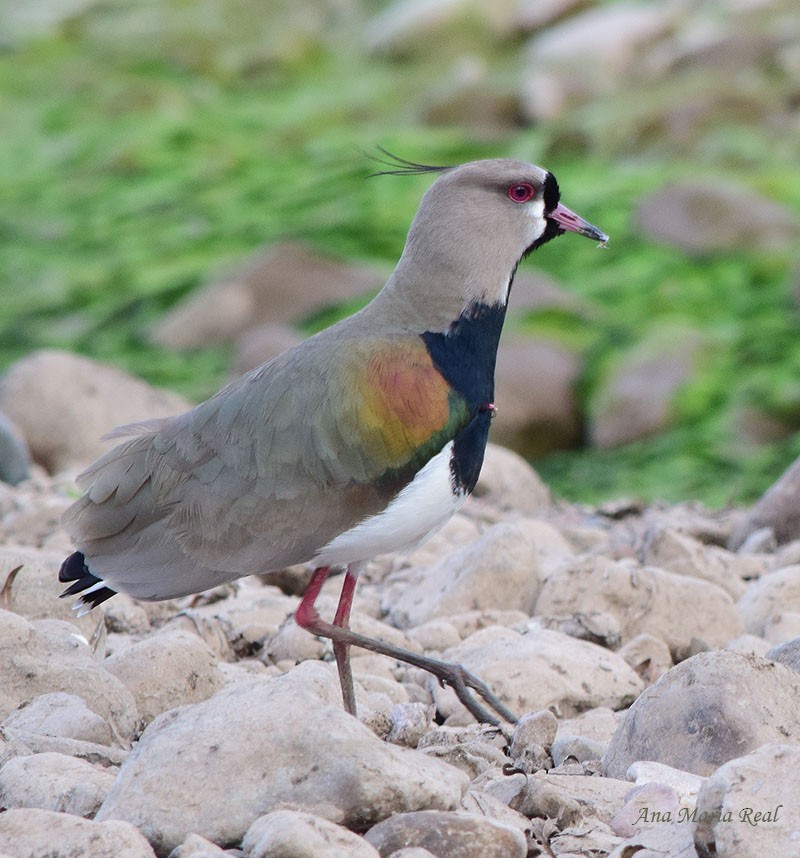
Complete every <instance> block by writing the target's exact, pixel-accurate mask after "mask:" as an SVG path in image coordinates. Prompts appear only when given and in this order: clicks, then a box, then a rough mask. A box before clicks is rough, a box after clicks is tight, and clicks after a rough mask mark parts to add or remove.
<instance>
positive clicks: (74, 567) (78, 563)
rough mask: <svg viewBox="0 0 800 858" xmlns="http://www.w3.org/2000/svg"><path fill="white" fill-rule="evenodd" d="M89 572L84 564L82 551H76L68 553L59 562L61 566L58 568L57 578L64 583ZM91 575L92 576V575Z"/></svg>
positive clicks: (77, 578)
mask: <svg viewBox="0 0 800 858" xmlns="http://www.w3.org/2000/svg"><path fill="white" fill-rule="evenodd" d="M91 574H92V573H91V572H90V571H89V568H88V567H87V565H86V558H85V557H84V556H83V552H82V551H76V552H75V553H74V554H70V555H69V557H67V559H66V560H65V561H64V562H63V563H62V564H61V568H60V569H59V570H58V580H59V581H60V582H61V583H62V584H66V583H67V581H80V580H81V578H83V577H84V576H86V575H91ZM92 577H94V576H93V575H92ZM95 580H97V579H95ZM87 586H88V585H87Z"/></svg>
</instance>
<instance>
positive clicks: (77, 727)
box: [2, 691, 116, 745]
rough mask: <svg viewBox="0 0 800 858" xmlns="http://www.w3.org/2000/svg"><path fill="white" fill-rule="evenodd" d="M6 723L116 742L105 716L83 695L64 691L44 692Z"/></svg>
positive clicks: (87, 739) (102, 742)
mask: <svg viewBox="0 0 800 858" xmlns="http://www.w3.org/2000/svg"><path fill="white" fill-rule="evenodd" d="M2 727H3V729H4V730H5V729H9V728H10V729H13V730H18V731H23V732H28V733H39V734H41V735H44V736H58V737H62V738H67V739H77V740H78V741H81V742H92V743H95V744H98V745H112V744H115V743H116V737H115V736H114V731H113V730H112V729H111V727H110V726H109V725H108V722H107V721H106V720H105V718H102V717H101V716H100V715H98V714H97V713H96V712H92V710H91V709H89V707H88V706H87V705H86V702H85V701H84V700H83V698H81V697H78V696H76V695H75V694H67V693H66V692H64V691H53V692H51V693H49V694H40V695H39V696H38V697H35V698H34V699H33V700H32V701H31V702H30V703H29V704H28V705H27V706H23V707H21V708H19V709H16V710H15V711H14V712H12V713H11V714H10V715H9V716H8V717H7V718H6V719H5V721H3V724H2Z"/></svg>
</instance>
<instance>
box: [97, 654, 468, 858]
mask: <svg viewBox="0 0 800 858" xmlns="http://www.w3.org/2000/svg"><path fill="white" fill-rule="evenodd" d="M243 739H244V741H243ZM177 770H180V772H181V778H180V781H176V780H175V778H174V776H173V774H174V772H175V771H177ZM186 783H191V784H192V790H191V791H189V792H187V790H186V789H185V786H184V785H185V784H186ZM466 784H467V781H466V778H465V776H464V775H463V774H461V773H459V772H458V771H457V770H455V769H453V768H452V767H450V766H446V765H445V764H443V763H440V762H438V761H437V760H433V759H428V758H426V757H425V756H423V755H421V754H418V753H417V752H416V751H411V750H409V749H407V748H401V747H398V746H397V745H390V744H387V743H384V742H381V741H380V740H379V739H378V738H376V737H375V736H374V735H373V734H372V733H371V732H370V730H369V729H368V728H366V727H365V726H364V725H362V724H361V723H359V721H357V720H356V719H355V718H352V717H351V716H349V715H347V714H346V713H345V712H344V711H343V710H342V708H341V702H340V691H339V687H338V681H337V679H336V677H335V675H334V672H333V671H332V670H331V669H329V668H328V667H327V666H325V665H324V664H321V663H319V662H310V661H309V662H303V663H302V664H300V665H298V666H297V667H295V668H293V669H292V670H291V671H289V673H287V674H284V675H282V676H278V677H275V678H273V679H258V678H255V679H252V680H250V681H245V682H240V683H237V684H235V685H233V686H231V687H229V688H226V689H224V690H222V691H220V692H218V693H217V694H215V695H214V696H213V697H211V698H210V699H208V700H206V701H203V702H202V703H195V704H191V705H188V706H184V707H182V708H180V709H173V710H170V711H169V712H165V713H163V714H162V715H160V716H159V717H158V718H156V719H155V721H153V722H152V723H151V724H150V725H149V726H148V728H147V729H146V730H145V732H144V733H143V734H142V737H141V739H140V740H139V742H138V744H137V746H136V747H135V749H134V750H133V752H132V753H131V755H130V756H129V757H128V759H127V760H126V762H125V764H124V765H123V766H122V769H121V771H120V774H119V776H118V778H117V781H116V783H115V785H114V787H113V788H112V790H111V793H110V794H109V796H108V798H107V799H106V801H105V803H104V804H103V806H102V808H101V809H100V812H99V813H98V815H97V819H98V820H101V821H102V820H107V819H125V820H127V821H129V822H132V823H133V824H135V825H137V827H139V828H140V830H141V831H142V832H143V833H144V834H145V836H146V837H147V838H148V839H149V840H150V841H151V842H152V843H153V845H154V846H155V848H156V849H157V851H158V852H159V853H168V852H169V851H170V850H171V849H173V848H175V847H176V846H178V845H179V844H180V843H182V842H183V840H184V839H185V837H186V835H187V834H188V833H189V832H195V833H197V834H200V835H202V836H203V837H206V838H207V839H209V840H211V841H212V842H215V843H237V842H239V841H240V840H241V838H242V837H243V836H244V834H245V832H246V831H247V829H248V828H249V827H250V825H251V824H252V823H253V821H254V820H255V819H256V818H257V817H259V816H262V815H264V814H266V813H269V812H271V811H273V810H278V809H280V808H282V807H285V806H287V805H289V806H292V807H293V808H294V809H296V810H308V811H311V812H313V813H315V814H316V815H318V816H322V817H323V818H325V819H328V820H330V821H331V822H335V823H337V824H340V825H345V826H347V827H353V828H362V829H363V828H366V827H368V826H370V825H372V824H374V823H375V822H377V821H378V820H380V819H383V818H385V817H386V816H388V815H389V814H391V813H393V812H404V811H409V810H416V809H419V808H422V807H439V808H443V809H448V808H452V807H455V806H457V804H458V802H459V801H460V799H461V796H462V794H463V792H464V790H465V788H466Z"/></svg>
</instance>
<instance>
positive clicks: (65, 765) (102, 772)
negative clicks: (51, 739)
mask: <svg viewBox="0 0 800 858" xmlns="http://www.w3.org/2000/svg"><path fill="white" fill-rule="evenodd" d="M115 776H116V772H112V771H109V770H107V769H103V768H100V767H98V766H94V765H92V764H91V763H88V762H86V761H85V760H79V759H76V758H75V757H70V756H67V755H65V754H57V753H53V752H44V753H41V754H31V755H30V756H21V757H14V758H13V759H11V760H9V761H8V762H7V763H5V765H4V766H3V767H2V768H0V806H2V807H4V808H9V807H38V808H40V809H41V810H55V811H59V812H61V813H71V814H73V815H75V816H85V817H92V816H94V815H95V814H96V813H97V811H98V810H99V808H100V805H101V804H102V803H103V801H104V800H105V798H106V795H108V791H109V790H110V789H111V785H112V784H113V783H114V779H115Z"/></svg>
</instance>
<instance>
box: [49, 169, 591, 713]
mask: <svg viewBox="0 0 800 858" xmlns="http://www.w3.org/2000/svg"><path fill="white" fill-rule="evenodd" d="M387 154H388V153H387ZM384 166H391V167H392V169H389V170H384V171H382V173H394V174H397V173H435V174H438V178H437V179H436V181H435V182H434V183H433V185H432V186H431V187H430V188H429V190H428V191H427V193H426V194H425V196H424V197H423V199H422V202H421V204H420V207H419V210H418V211H417V214H416V216H415V218H414V220H413V222H412V224H411V228H410V230H409V232H408V237H407V240H406V244H405V249H404V250H403V254H402V256H401V257H400V261H399V262H398V263H397V267H396V268H395V270H394V272H393V273H392V275H391V276H390V277H389V280H388V282H387V283H386V285H385V286H384V287H383V289H382V290H381V292H380V293H379V294H378V295H377V296H376V297H375V298H374V299H373V300H372V301H371V302H370V303H369V304H368V305H367V306H366V307H364V308H363V309H362V310H360V311H359V312H357V313H356V314H355V315H353V316H350V317H349V318H347V319H344V320H343V321H341V322H338V323H337V324H335V325H333V326H332V327H330V328H328V329H327V330H324V331H322V332H321V333H319V334H317V335H316V336H313V337H311V338H310V339H308V340H306V341H305V342H303V343H301V344H300V345H298V346H296V347H295V348H293V349H290V350H289V351H287V352H285V353H284V354H282V355H280V356H278V357H276V358H274V359H273V360H270V361H269V362H267V363H265V364H263V365H262V366H260V367H258V368H257V369H255V370H253V371H252V372H250V373H248V374H247V375H245V376H243V377H242V378H240V379H238V380H237V381H234V382H233V383H232V384H229V385H228V386H227V387H225V388H223V389H222V390H221V391H219V393H217V394H216V395H215V396H212V397H211V399H209V400H207V401H206V402H203V403H202V404H201V405H198V406H197V407H196V408H193V409H192V410H191V411H189V412H188V413H186V414H182V415H180V416H178V417H172V418H167V419H159V420H150V421H146V422H143V423H137V424H135V425H132V426H125V427H122V428H121V429H118V430H116V431H115V432H114V433H112V437H120V438H125V440H123V441H122V442H121V443H120V444H119V445H118V446H117V447H115V448H114V449H113V450H111V451H110V452H108V453H106V454H105V455H104V456H102V457H101V458H100V459H98V460H97V461H96V462H95V463H94V464H92V465H91V466H90V467H89V468H88V469H87V470H86V471H84V472H83V473H82V474H81V475H80V476H79V477H78V481H77V482H78V486H79V488H80V489H81V490H83V491H84V492H85V494H84V495H83V497H81V498H80V500H78V501H76V502H75V503H74V504H73V505H72V506H71V507H70V508H69V509H68V510H67V512H66V513H65V515H64V525H65V527H66V529H67V530H68V531H69V533H70V534H71V536H72V537H73V539H74V542H75V545H76V547H77V549H78V550H77V551H76V552H75V553H74V554H71V555H70V556H69V557H68V558H67V559H66V560H65V561H64V563H63V565H62V566H61V570H60V573H59V580H60V581H62V582H72V583H71V585H70V586H69V588H68V589H67V590H66V591H65V592H64V594H63V595H64V596H72V595H75V594H80V599H79V602H78V604H77V605H76V608H79V609H81V610H83V611H88V610H90V609H91V608H93V607H95V606H96V605H99V604H100V603H101V602H103V601H104V600H105V599H108V598H109V597H111V596H113V595H114V593H115V592H117V591H118V590H122V591H124V592H126V593H129V594H130V595H131V596H134V597H135V598H137V599H144V600H159V599H171V598H176V597H179V596H186V595H189V594H191V593H197V592H200V591H202V590H206V589H208V588H211V587H216V586H218V585H220V584H224V583H225V582H227V581H231V580H233V579H235V578H239V577H241V576H243V575H249V574H251V573H254V572H258V573H264V572H269V571H274V570H280V569H283V568H284V567H286V566H287V565H290V564H295V563H306V562H311V563H313V564H314V567H315V571H314V574H313V577H312V578H311V581H310V583H309V585H308V588H307V590H306V592H305V595H304V596H303V598H302V600H301V602H300V605H299V607H298V609H297V612H296V614H295V619H296V621H297V623H298V625H300V626H302V627H303V628H304V629H307V630H308V631H309V632H311V633H312V634H316V635H320V636H322V637H327V638H330V639H331V640H332V642H333V648H334V653H335V657H336V662H337V665H338V668H339V676H340V680H341V685H342V694H343V698H344V704H345V708H346V709H347V710H348V711H349V712H351V713H353V714H355V711H356V704H355V695H354V690H353V679H352V675H351V672H350V659H349V650H350V647H351V646H359V647H363V648H364V649H368V650H372V651H373V652H377V653H382V654H385V655H388V656H391V657H394V658H396V659H398V660H400V661H403V662H407V663H409V664H412V665H416V666H418V667H421V668H423V669H424V670H427V671H430V672H431V673H432V674H434V675H435V676H437V677H438V678H439V680H440V681H441V682H443V683H446V684H448V685H450V686H452V687H453V689H454V690H455V692H456V693H457V695H458V697H459V699H460V700H461V701H462V702H463V703H464V705H465V706H466V707H467V708H468V709H469V710H470V712H472V714H473V715H474V716H475V717H476V718H477V719H478V720H480V721H486V722H489V723H497V719H496V718H495V717H494V716H493V715H492V714H491V713H490V712H489V711H488V710H487V709H486V708H485V707H484V706H482V705H481V704H480V703H478V701H477V700H476V699H475V698H474V697H473V695H472V693H471V692H470V689H472V690H474V691H475V692H477V694H478V695H480V696H481V697H482V698H483V700H484V701H485V703H486V704H487V705H488V706H490V707H491V708H492V709H493V710H494V711H495V712H496V713H497V714H498V715H499V716H500V717H501V718H504V719H506V720H510V721H513V720H515V719H514V715H513V714H512V713H511V712H509V711H508V709H507V708H506V707H505V706H504V705H503V704H502V703H501V702H500V701H499V700H498V699H497V698H496V697H495V696H494V695H493V694H492V693H491V691H490V690H489V688H488V687H487V686H486V685H485V684H484V683H483V682H481V681H480V680H479V679H477V678H476V677H474V676H472V675H471V674H470V673H469V672H467V671H466V670H465V669H464V668H463V667H461V666H460V665H455V664H448V663H446V662H441V661H438V660H435V659H432V658H426V657H424V656H421V655H418V654H416V653H412V652H407V651H405V650H402V649H399V648H397V647H394V646H391V645H389V644H387V643H383V642H382V641H377V640H373V639H371V638H367V637H364V636H362V635H359V634H356V633H354V632H353V631H351V630H350V628H349V616H350V608H351V604H352V600H353V591H354V589H355V585H356V580H357V578H358V573H359V571H360V570H361V569H362V567H363V566H364V564H366V563H367V561H369V560H370V559H371V558H373V557H375V556H376V555H378V554H385V553H389V552H402V551H408V550H409V549H410V548H413V547H415V546H417V545H419V544H420V543H422V542H423V541H424V540H426V539H427V538H428V537H430V536H431V535H432V534H433V533H435V532H436V531H437V530H438V529H439V528H440V527H441V526H442V525H443V524H444V523H445V522H446V521H447V520H448V519H449V518H450V517H451V516H452V515H453V513H454V512H456V510H458V509H459V507H461V505H462V504H463V503H464V500H465V499H466V497H467V496H468V495H469V493H470V492H471V491H472V489H473V488H474V486H475V483H476V482H477V479H478V475H479V473H480V470H481V465H482V462H483V455H484V448H485V446H486V440H487V436H488V433H489V425H490V423H491V420H492V417H493V415H494V412H495V405H494V369H495V356H496V353H497V344H498V340H499V338H500V330H501V328H502V326H503V319H504V317H505V313H506V304H507V302H508V296H509V291H510V289H511V283H512V280H513V279H514V273H515V271H516V270H517V266H518V265H519V263H520V261H521V260H522V258H523V257H525V256H527V254H529V253H530V252H531V251H533V250H535V249H536V248H537V247H540V246H541V245H542V244H544V243H545V242H547V241H549V240H550V239H552V238H555V237H556V236H557V235H560V234H562V233H563V232H565V231H568V232H575V233H578V234H579V235H584V236H587V237H588V238H591V239H594V240H596V241H599V242H602V243H605V242H606V241H607V236H606V235H605V234H604V233H602V232H601V231H600V230H599V229H597V228H596V227H594V226H592V225H591V224H590V223H587V222H586V221H585V220H583V218H581V217H579V216H578V215H576V214H574V213H573V212H571V211H570V210H569V209H567V208H566V207H564V206H563V205H561V203H560V202H559V196H560V195H559V190H558V184H557V183H556V180H555V178H554V176H553V175H552V174H551V173H548V172H547V171H546V170H543V169H541V168H540V167H535V166H533V165H531V164H527V163H525V162H523V161H514V160H505V159H497V160H486V161H473V162H471V163H468V164H464V165H462V166H457V167H427V166H424V165H420V164H414V163H411V162H408V161H403V160H401V159H395V161H394V162H392V163H391V164H384ZM297 288H298V289H302V288H303V284H302V283H298V284H297ZM339 566H344V567H345V576H344V583H343V586H342V592H341V597H340V600H339V605H338V608H337V610H336V614H335V616H334V618H333V622H332V623H330V622H326V621H324V620H322V619H321V618H320V616H319V614H318V612H317V609H316V607H315V601H316V599H317V596H318V595H319V592H320V589H321V587H322V585H323V583H324V581H325V579H326V577H327V576H328V574H329V571H330V569H331V568H332V567H339Z"/></svg>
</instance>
